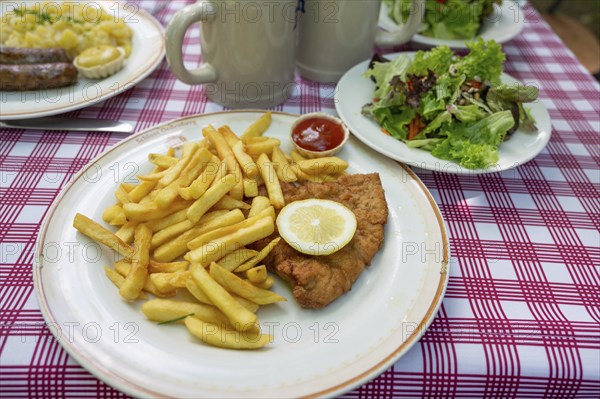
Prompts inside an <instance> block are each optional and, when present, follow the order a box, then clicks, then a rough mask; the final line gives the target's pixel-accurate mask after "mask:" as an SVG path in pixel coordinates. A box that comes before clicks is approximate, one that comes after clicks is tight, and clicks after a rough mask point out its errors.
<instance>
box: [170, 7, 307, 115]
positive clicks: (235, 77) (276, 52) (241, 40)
mask: <svg viewBox="0 0 600 399" xmlns="http://www.w3.org/2000/svg"><path fill="white" fill-rule="evenodd" d="M297 5H298V2H297V0H275V1H274V0H251V1H247V0H246V1H240V0H210V1H198V2H196V3H194V4H191V5H189V6H187V7H185V8H183V9H182V10H180V11H179V12H178V13H177V14H175V16H174V17H173V19H172V20H171V21H170V22H169V25H168V26H167V30H166V42H167V61H168V63H169V66H170V68H171V71H172V72H173V74H174V75H175V76H176V77H177V78H178V79H179V80H181V81H182V82H184V83H187V84H192V85H195V84H204V85H205V86H204V92H205V93H206V95H207V96H208V98H210V99H211V100H212V101H214V102H216V103H219V104H221V105H224V106H227V107H231V108H264V107H271V106H274V105H277V104H280V103H282V102H283V101H285V100H286V99H287V98H289V97H290V95H291V93H292V92H293V85H294V51H295V42H296V40H295V39H296V36H295V35H296V29H295V28H296V27H295V18H296V8H297ZM196 22H199V24H200V45H201V47H202V61H203V63H202V64H201V65H200V67H199V68H198V69H193V70H190V69H187V68H186V66H185V65H184V62H183V56H182V44H183V39H184V35H185V33H186V31H187V30H188V28H189V27H190V25H192V24H194V23H196Z"/></svg>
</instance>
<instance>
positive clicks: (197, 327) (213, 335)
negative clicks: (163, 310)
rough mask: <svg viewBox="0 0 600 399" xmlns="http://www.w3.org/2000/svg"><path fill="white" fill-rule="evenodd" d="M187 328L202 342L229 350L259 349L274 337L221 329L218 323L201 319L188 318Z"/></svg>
mask: <svg viewBox="0 0 600 399" xmlns="http://www.w3.org/2000/svg"><path fill="white" fill-rule="evenodd" d="M184 323H185V326H186V327H187V329H188V330H189V331H190V332H191V333H192V334H193V335H194V336H196V337H198V338H199V339H200V340H201V341H202V342H205V343H207V344H209V345H213V346H218V347H221V348H227V349H258V348H262V347H263V346H265V345H266V344H268V343H269V342H271V340H272V337H271V336H270V335H268V334H261V333H259V332H256V331H241V332H240V331H235V330H231V329H227V328H222V327H219V325H218V324H216V323H208V322H204V321H202V320H200V319H199V318H196V317H195V316H194V317H186V318H185V321H184Z"/></svg>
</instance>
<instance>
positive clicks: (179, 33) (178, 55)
mask: <svg viewBox="0 0 600 399" xmlns="http://www.w3.org/2000/svg"><path fill="white" fill-rule="evenodd" d="M215 11H216V7H215V5H214V4H213V3H211V2H210V1H198V2H196V3H194V4H190V5H189V6H187V7H185V8H183V9H181V10H180V11H179V12H177V14H175V16H174V17H173V19H172V20H171V22H169V25H168V26H167V29H166V32H165V38H166V42H167V46H166V47H167V49H166V52H167V62H168V63H169V67H170V68H171V71H172V72H173V75H175V76H176V77H177V79H179V80H181V81H182V82H183V83H187V84H190V85H197V84H203V83H211V82H215V81H216V80H217V71H216V70H215V68H214V67H213V66H212V65H210V64H209V63H207V62H205V63H203V64H202V65H200V67H199V68H198V69H192V70H190V69H187V68H186V67H185V65H184V64H183V54H182V47H183V38H184V36H185V32H186V31H187V30H188V28H189V27H190V25H191V24H193V23H195V22H200V21H211V20H213V19H214V18H215V16H216V13H215Z"/></svg>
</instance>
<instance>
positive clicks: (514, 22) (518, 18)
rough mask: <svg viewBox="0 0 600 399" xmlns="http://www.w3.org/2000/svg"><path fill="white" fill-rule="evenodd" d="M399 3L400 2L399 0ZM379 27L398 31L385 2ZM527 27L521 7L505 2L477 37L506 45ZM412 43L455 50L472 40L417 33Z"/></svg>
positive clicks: (497, 8)
mask: <svg viewBox="0 0 600 399" xmlns="http://www.w3.org/2000/svg"><path fill="white" fill-rule="evenodd" d="M397 1H398V0H397ZM379 25H380V26H381V27H382V28H384V29H386V30H388V31H394V30H395V29H397V24H396V22H395V21H394V20H393V19H392V18H391V17H390V15H389V6H388V5H387V4H386V2H384V3H383V4H382V7H381V11H380V16H379ZM524 27H525V16H524V14H523V10H522V9H521V7H520V6H519V5H518V4H517V3H515V2H513V1H511V0H504V1H503V2H502V5H500V6H498V5H494V12H493V13H492V14H491V15H489V16H487V17H485V18H484V19H483V22H482V25H481V28H480V29H479V32H478V34H477V36H476V37H481V38H483V39H484V40H492V39H493V40H495V41H496V42H498V43H505V42H508V41H509V40H512V39H513V38H514V37H516V36H517V35H518V34H519V33H521V31H522V30H523V28H524ZM411 40H412V42H413V43H417V44H419V45H422V46H425V47H435V46H442V45H446V46H448V47H450V48H454V49H466V48H467V45H466V44H465V42H468V41H469V40H470V39H456V40H454V39H440V38H436V37H432V36H426V35H423V34H419V33H417V34H416V35H414V36H413V37H412V39H411Z"/></svg>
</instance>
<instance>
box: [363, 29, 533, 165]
mask: <svg viewBox="0 0 600 399" xmlns="http://www.w3.org/2000/svg"><path fill="white" fill-rule="evenodd" d="M467 46H468V48H469V50H470V51H469V53H468V54H467V55H466V56H464V57H460V56H458V55H456V54H454V52H453V51H452V50H450V48H448V47H447V46H440V47H436V48H434V49H432V50H429V51H419V52H417V53H416V54H415V55H414V57H413V58H412V59H411V58H410V57H409V56H408V55H401V56H399V57H397V58H396V59H394V60H392V61H389V60H385V59H381V58H380V57H374V59H373V61H372V62H371V64H370V66H369V69H368V70H367V72H366V73H365V76H366V77H368V78H371V80H373V81H374V82H375V92H374V93H373V99H372V102H370V103H368V104H366V105H364V106H363V110H362V112H363V114H364V115H366V116H367V117H370V118H372V119H374V120H375V121H376V122H377V123H378V124H379V126H381V128H382V131H383V132H384V133H385V134H388V135H390V136H392V137H394V138H396V139H398V140H401V141H403V142H404V143H406V145H407V146H409V147H411V148H420V149H422V150H426V151H430V152H431V153H432V154H433V155H434V156H435V157H437V158H440V159H444V160H449V161H454V162H457V163H458V164H460V165H462V166H463V167H465V168H469V169H480V168H486V167H489V166H490V165H493V164H495V163H497V161H498V146H499V145H500V143H502V142H503V141H504V140H507V139H508V138H510V136H511V134H512V133H513V132H514V131H515V130H517V128H519V129H520V130H523V131H530V132H534V131H537V128H536V126H535V121H534V119H533V118H532V116H531V115H530V113H529V110H528V109H527V108H525V107H524V106H523V103H527V102H532V101H535V100H536V99H537V97H538V90H537V88H536V87H535V86H523V85H520V84H511V85H507V84H503V83H502V82H501V80H500V75H501V74H502V67H503V63H504V59H505V56H504V53H503V52H502V49H501V47H500V45H499V44H498V43H496V42H495V41H493V40H491V41H487V42H486V41H484V40H482V39H481V38H480V39H479V40H477V41H472V42H470V43H468V44H467ZM377 58H379V59H377Z"/></svg>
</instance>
